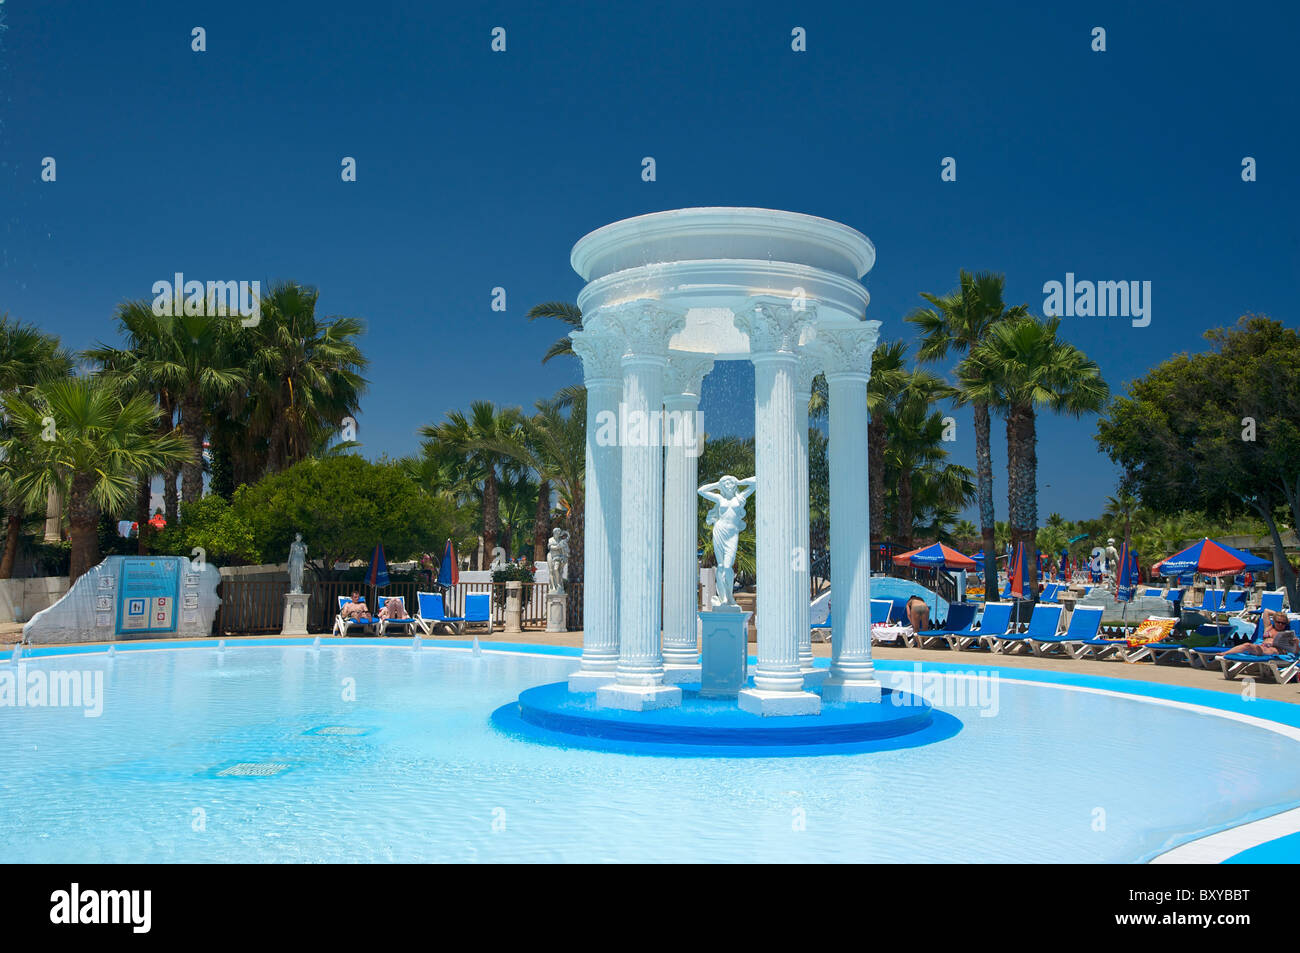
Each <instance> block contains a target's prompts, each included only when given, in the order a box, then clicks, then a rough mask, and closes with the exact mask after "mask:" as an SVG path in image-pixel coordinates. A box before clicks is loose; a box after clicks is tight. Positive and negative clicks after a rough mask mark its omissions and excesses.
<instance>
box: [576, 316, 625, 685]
mask: <svg viewBox="0 0 1300 953" xmlns="http://www.w3.org/2000/svg"><path fill="white" fill-rule="evenodd" d="M592 323H593V324H594V325H597V326H596V327H593V328H591V329H589V330H583V331H574V332H573V333H572V334H570V335H569V337H570V338H571V339H572V340H573V351H574V353H575V354H577V355H578V357H580V358H581V359H582V377H583V383H584V384H586V387H587V469H586V477H585V487H584V490H585V492H584V494H583V517H582V519H583V557H582V566H583V570H582V572H583V579H582V620H583V621H582V665H581V667H580V668H579V669H578V670H577V671H576V672H574V673H573V674H572V675H570V676H569V691H574V692H594V691H595V690H596V689H597V688H598V687H600V686H601V685H603V684H606V683H607V682H612V681H613V680H614V669H615V667H616V666H617V665H618V642H619V639H618V577H619V558H618V550H619V547H620V546H621V545H622V542H623V541H622V538H621V537H620V533H619V522H620V520H619V493H620V491H621V489H622V487H621V486H620V473H621V471H622V450H621V449H620V448H619V445H618V404H619V399H620V398H621V397H622V396H623V368H622V357H623V341H622V339H621V337H620V336H619V335H617V334H614V333H612V332H611V331H609V330H608V329H600V328H599V327H598V324H599V322H595V321H593V322H592Z"/></svg>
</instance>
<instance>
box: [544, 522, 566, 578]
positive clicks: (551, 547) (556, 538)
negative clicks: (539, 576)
mask: <svg viewBox="0 0 1300 953" xmlns="http://www.w3.org/2000/svg"><path fill="white" fill-rule="evenodd" d="M546 574H547V576H548V577H549V579H550V591H551V592H557V593H563V592H564V584H565V583H566V582H568V580H569V534H568V532H566V531H565V530H562V529H559V528H558V527H557V528H556V529H555V530H553V531H552V532H551V538H550V539H548V540H547V541H546Z"/></svg>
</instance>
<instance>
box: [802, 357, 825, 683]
mask: <svg viewBox="0 0 1300 953" xmlns="http://www.w3.org/2000/svg"><path fill="white" fill-rule="evenodd" d="M820 370H821V362H820V360H819V359H818V358H817V356H816V355H815V354H812V353H809V352H808V351H802V352H801V353H800V354H799V365H798V369H797V371H796V373H795V391H794V412H795V430H796V431H797V432H798V434H799V454H798V456H797V458H796V459H795V463H796V465H797V466H798V469H799V493H798V495H797V497H796V500H797V502H798V504H799V513H798V517H797V519H798V527H799V554H800V558H799V559H797V560H796V561H795V575H796V576H797V577H798V580H799V591H800V593H802V595H801V597H800V599H799V601H798V603H796V608H797V609H798V620H797V622H796V623H795V626H796V629H795V631H797V632H798V633H799V668H800V669H801V670H802V671H803V673H804V674H803V684H804V688H816V687H818V686H820V685H821V683H822V682H823V681H824V680H825V679H826V676H827V674H828V673H827V671H826V669H824V668H817V667H816V666H815V665H814V664H813V651H812V628H811V625H812V607H811V605H810V604H809V602H810V596H811V592H812V562H811V561H812V541H811V539H810V538H809V528H808V521H809V514H808V401H809V400H811V399H812V384H813V378H814V377H816V376H817V374H818V372H819V371H820Z"/></svg>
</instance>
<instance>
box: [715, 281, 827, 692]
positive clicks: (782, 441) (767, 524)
mask: <svg viewBox="0 0 1300 953" xmlns="http://www.w3.org/2000/svg"><path fill="white" fill-rule="evenodd" d="M736 322H737V324H738V325H739V326H741V327H742V329H743V330H745V331H747V332H748V334H749V349H750V360H751V361H753V363H754V398H755V411H754V459H755V469H756V470H757V476H758V486H757V490H756V492H755V497H756V500H757V506H756V508H755V509H756V512H757V519H756V522H755V533H756V537H757V549H758V553H757V556H758V559H757V562H758V609H757V625H758V668H757V669H756V670H755V673H754V687H753V688H752V689H746V690H744V691H742V692H741V693H740V698H739V702H740V707H741V708H742V709H744V710H746V711H752V712H756V713H759V714H763V715H803V714H815V713H816V712H818V711H820V709H821V702H820V700H819V699H818V697H817V696H816V695H814V694H812V693H811V692H808V691H805V690H804V676H803V671H802V669H801V668H800V665H799V633H798V625H799V609H798V604H799V602H800V600H803V601H805V602H806V601H807V593H806V592H800V590H799V583H800V579H801V576H800V574H799V573H798V572H796V571H795V566H796V564H797V561H798V558H799V552H798V548H799V546H800V545H801V543H802V536H801V534H800V531H799V504H798V494H799V469H798V463H797V460H798V457H799V450H800V441H799V434H798V424H797V420H798V414H797V412H796V408H795V404H796V400H795V389H796V386H797V385H796V375H797V373H798V365H799V359H798V356H797V353H796V349H797V348H798V347H799V344H800V337H801V336H802V333H803V332H804V330H806V328H807V326H808V324H809V321H808V314H807V312H805V311H803V310H801V309H796V308H795V307H793V306H792V305H791V303H790V302H788V301H787V302H780V301H776V302H769V301H759V302H757V303H755V304H754V305H753V306H751V307H750V308H749V309H747V310H745V311H743V312H741V313H740V314H738V315H737V316H736Z"/></svg>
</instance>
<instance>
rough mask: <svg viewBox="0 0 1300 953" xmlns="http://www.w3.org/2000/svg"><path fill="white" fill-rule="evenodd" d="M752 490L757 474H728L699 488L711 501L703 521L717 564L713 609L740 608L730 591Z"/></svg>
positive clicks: (733, 586) (703, 495) (733, 584)
mask: <svg viewBox="0 0 1300 953" xmlns="http://www.w3.org/2000/svg"><path fill="white" fill-rule="evenodd" d="M756 489H758V477H749V478H748V479H745V480H737V479H736V478H735V477H734V476H731V475H730V474H727V475H725V476H723V477H722V479H720V480H718V481H717V482H716V483H706V484H704V486H702V487H700V489H699V493H700V496H702V497H704V498H705V499H706V500H708V501H709V502H711V503H712V504H713V508H712V509H711V510H709V513H708V516H706V517H705V519H704V523H705V525H706V526H712V527H713V560H714V562H716V563H717V564H718V568H717V578H716V582H715V588H716V590H717V592H716V595H714V597H713V606H714V608H717V609H739V608H740V606H739V605H738V604H737V603H736V596H735V593H734V589H735V585H736V569H735V566H736V547H737V545H738V544H739V542H740V531H741V530H743V529H744V528H745V502H746V501H747V500H748V499H749V498H750V496H752V495H753V493H754V491H755V490H756Z"/></svg>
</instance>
